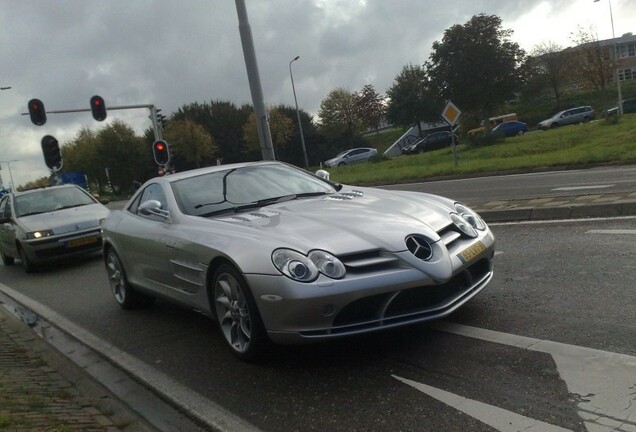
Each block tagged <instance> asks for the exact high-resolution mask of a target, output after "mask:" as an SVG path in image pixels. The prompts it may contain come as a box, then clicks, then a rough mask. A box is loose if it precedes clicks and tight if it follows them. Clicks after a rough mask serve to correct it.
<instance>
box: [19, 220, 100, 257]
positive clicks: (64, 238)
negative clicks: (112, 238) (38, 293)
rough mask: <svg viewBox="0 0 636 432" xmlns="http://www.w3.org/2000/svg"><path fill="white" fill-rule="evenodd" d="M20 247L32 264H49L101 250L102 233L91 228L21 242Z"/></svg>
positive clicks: (98, 229) (97, 229)
mask: <svg viewBox="0 0 636 432" xmlns="http://www.w3.org/2000/svg"><path fill="white" fill-rule="evenodd" d="M21 247H22V249H23V250H24V252H25V253H26V255H27V257H28V258H29V259H30V260H31V261H32V262H34V263H43V262H49V261H54V260H57V259H61V258H65V257H70V256H75V255H81V254H86V253H91V252H95V251H98V250H101V248H102V232H101V229H100V228H93V229H90V230H84V231H76V232H73V233H68V234H62V235H56V236H51V237H45V238H42V239H37V240H36V239H33V240H23V241H22V242H21Z"/></svg>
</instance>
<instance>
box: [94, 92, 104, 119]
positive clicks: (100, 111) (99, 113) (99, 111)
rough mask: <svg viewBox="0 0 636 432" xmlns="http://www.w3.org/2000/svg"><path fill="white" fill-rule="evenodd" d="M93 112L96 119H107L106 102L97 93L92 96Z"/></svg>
mask: <svg viewBox="0 0 636 432" xmlns="http://www.w3.org/2000/svg"><path fill="white" fill-rule="evenodd" d="M91 112H92V113H93V118H94V119H95V120H97V121H104V120H106V104H105V103H104V98H103V97H101V96H97V95H95V96H93V97H92V98H91Z"/></svg>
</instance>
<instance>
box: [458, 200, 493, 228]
mask: <svg viewBox="0 0 636 432" xmlns="http://www.w3.org/2000/svg"><path fill="white" fill-rule="evenodd" d="M455 210H457V213H459V214H460V215H461V216H462V217H463V218H464V219H466V220H467V221H468V223H469V224H470V225H471V226H472V227H473V228H475V229H478V230H480V231H483V230H485V229H486V222H484V220H483V219H482V218H481V217H479V215H478V214H477V213H476V212H474V211H473V210H471V209H470V208H468V207H466V206H465V205H464V204H461V203H455Z"/></svg>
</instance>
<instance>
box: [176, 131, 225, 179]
mask: <svg viewBox="0 0 636 432" xmlns="http://www.w3.org/2000/svg"><path fill="white" fill-rule="evenodd" d="M164 138H165V139H166V141H168V145H169V146H170V156H171V157H172V158H173V159H174V167H175V168H176V170H177V171H183V170H188V169H194V168H201V167H204V166H208V165H214V164H215V156H216V154H217V152H218V150H219V148H218V146H217V145H216V144H215V142H214V139H213V138H212V136H211V135H210V134H209V133H208V131H206V130H205V128H204V127H203V126H201V125H200V124H197V123H195V122H193V121H191V120H177V121H171V122H169V123H168V124H167V127H166V129H165V131H164Z"/></svg>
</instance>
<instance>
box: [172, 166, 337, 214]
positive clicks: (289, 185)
mask: <svg viewBox="0 0 636 432" xmlns="http://www.w3.org/2000/svg"><path fill="white" fill-rule="evenodd" d="M172 190H173V191H174V194H175V198H176V200H177V203H178V204H179V208H180V209H181V211H182V212H183V213H185V214H188V215H194V216H212V215H214V214H219V213H224V212H226V211H228V212H230V211H231V212H233V211H240V210H246V209H248V208H254V207H260V206H263V205H266V204H272V203H275V202H282V201H286V200H291V199H298V198H304V197H310V196H318V195H324V194H329V193H333V192H335V189H334V188H333V187H332V186H331V185H330V184H328V183H326V182H325V181H323V180H321V179H319V178H317V177H315V176H313V175H311V174H309V173H307V172H305V171H302V170H300V169H297V168H293V167H290V166H287V165H282V164H280V165H279V164H271V165H259V166H247V167H242V168H233V169H229V170H224V171H215V172H211V173H208V174H202V175H200V176H196V177H190V178H186V179H181V180H176V181H174V182H172Z"/></svg>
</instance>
